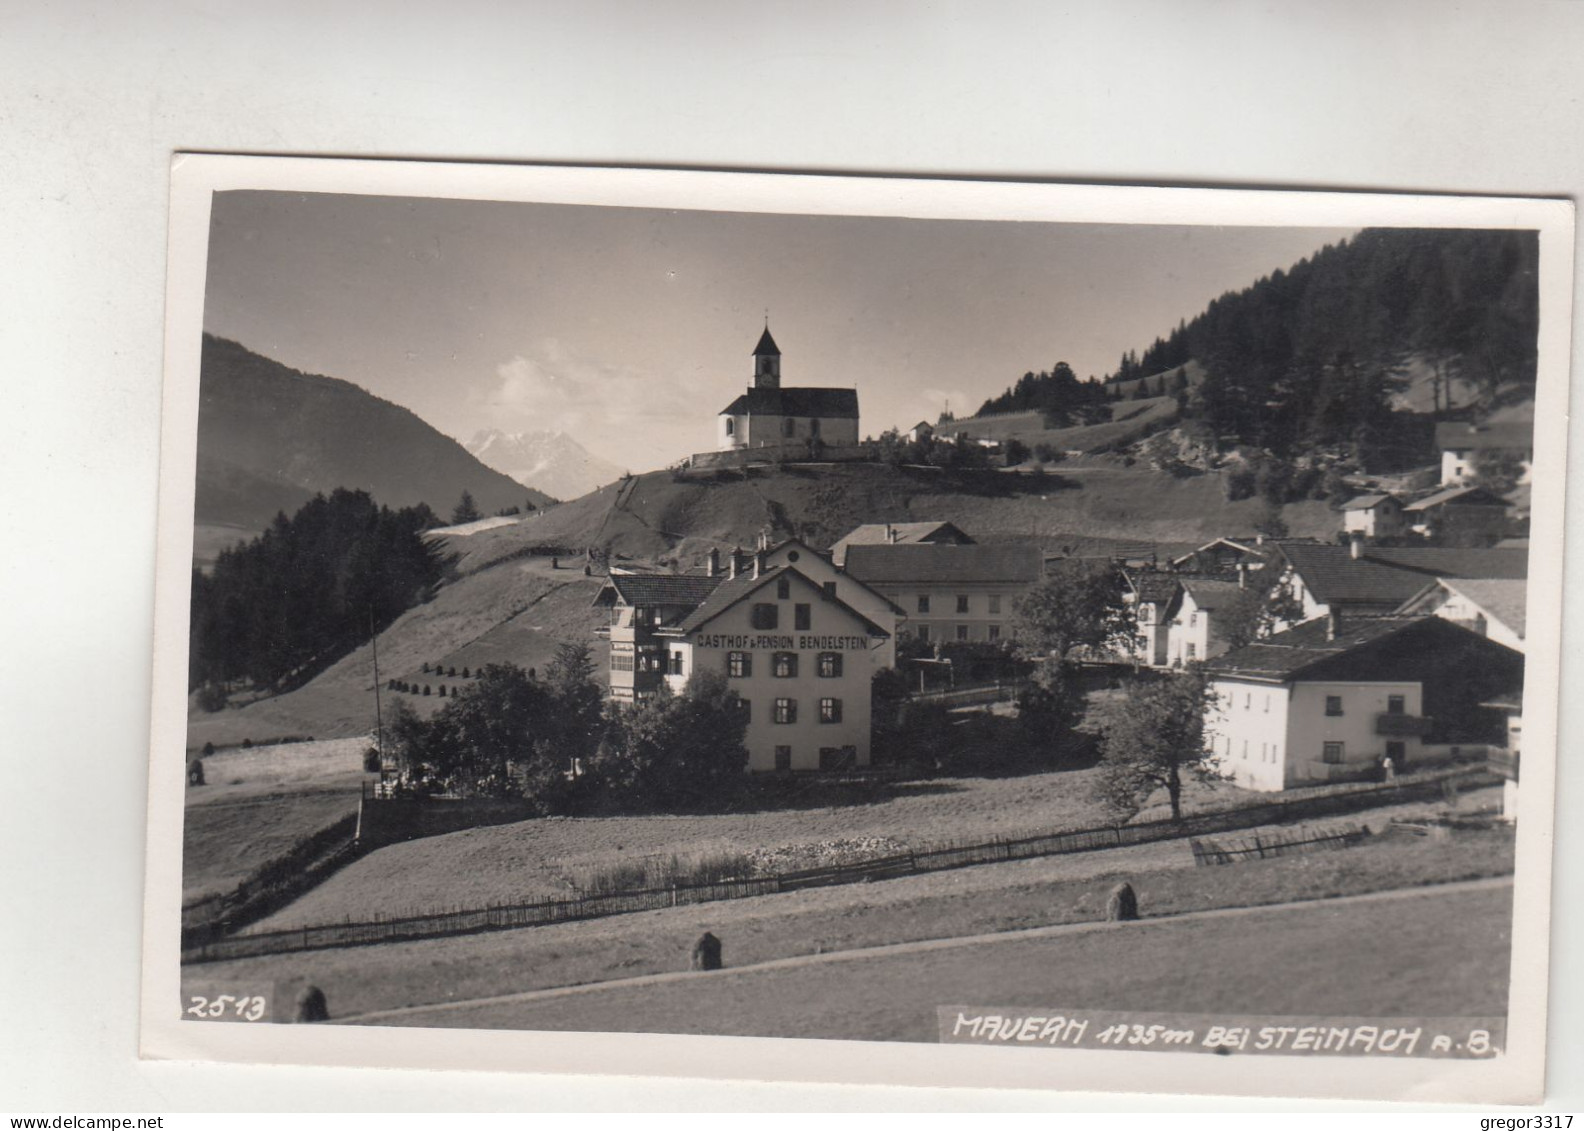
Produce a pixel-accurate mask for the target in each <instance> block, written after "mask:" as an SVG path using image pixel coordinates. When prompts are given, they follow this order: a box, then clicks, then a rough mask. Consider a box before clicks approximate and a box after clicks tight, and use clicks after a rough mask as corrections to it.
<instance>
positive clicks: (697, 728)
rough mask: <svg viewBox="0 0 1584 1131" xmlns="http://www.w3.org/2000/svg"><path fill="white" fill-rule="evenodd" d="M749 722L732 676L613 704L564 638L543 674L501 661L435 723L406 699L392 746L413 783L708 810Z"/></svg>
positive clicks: (730, 780) (738, 756) (609, 805)
mask: <svg viewBox="0 0 1584 1131" xmlns="http://www.w3.org/2000/svg"><path fill="white" fill-rule="evenodd" d="M746 729H747V721H746V717H745V715H744V714H743V711H742V709H741V706H740V701H739V700H738V698H737V694H736V692H734V691H731V690H729V689H728V687H727V685H726V680H725V679H724V677H721V676H719V675H715V674H713V673H705V674H700V675H697V676H695V677H694V678H693V679H692V680H690V681H689V683H688V686H687V689H686V690H685V691H684V692H683V693H682V694H681V695H672V694H669V693H664V692H663V693H662V694H660V695H658V696H656V697H654V698H652V699H646V700H644V701H642V702H640V703H637V704H634V705H625V706H624V705H620V704H615V703H607V702H606V701H605V699H604V695H603V692H602V690H601V688H600V686H599V684H598V683H597V682H596V680H595V667H594V662H593V659H592V657H591V655H590V653H589V649H588V648H587V647H585V646H582V645H572V644H564V645H562V646H561V647H560V648H559V649H558V650H557V653H556V657H555V659H554V660H553V661H552V662H551V663H550V664H549V665H548V666H547V668H546V669H545V674H544V678H543V679H535V678H532V677H530V676H529V674H528V673H527V672H525V671H523V670H522V669H521V668H519V667H516V666H514V665H510V664H492V665H487V666H485V667H483V668H481V669H480V670H479V672H478V679H477V680H476V681H475V682H474V683H473V684H472V685H470V686H469V687H467V688H466V689H464V690H463V691H462V692H461V694H460V695H459V696H455V697H453V698H452V699H451V700H450V701H449V702H447V704H446V705H445V707H443V708H442V709H441V710H440V711H438V712H437V713H435V714H434V715H433V716H432V717H431V718H429V719H423V718H421V717H419V716H418V715H417V713H415V712H414V711H413V710H412V709H411V708H409V707H407V706H406V705H405V704H399V705H398V706H397V708H396V710H395V712H394V714H393V716H392V720H391V722H390V724H389V726H388V729H387V738H388V742H387V752H388V754H389V755H390V756H391V757H393V758H394V759H395V761H396V764H397V766H398V767H399V768H400V770H401V771H402V773H403V774H404V775H405V776H406V777H407V778H409V779H411V780H436V781H443V782H446V783H448V784H450V785H452V786H453V787H455V788H458V789H461V790H463V791H466V792H473V793H482V794H486V795H496V796H513V797H521V798H522V799H524V800H525V801H526V802H528V803H529V805H530V806H531V807H532V808H533V809H534V810H535V811H536V812H539V813H541V814H562V813H573V812H587V811H598V810H624V809H648V808H699V807H706V808H707V807H710V806H713V805H716V804H719V803H720V801H721V800H722V799H724V798H725V797H727V796H729V795H730V793H731V791H732V790H733V789H734V788H735V787H736V785H738V784H739V783H740V782H741V779H742V773H743V770H744V768H745V767H746V766H747V764H748V751H747V748H746V747H745V746H744V745H743V736H744V733H745V732H746Z"/></svg>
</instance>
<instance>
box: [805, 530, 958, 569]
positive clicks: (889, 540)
mask: <svg viewBox="0 0 1584 1131" xmlns="http://www.w3.org/2000/svg"><path fill="white" fill-rule="evenodd" d="M924 544H928V545H932V546H971V545H973V539H972V538H970V537H969V536H968V535H966V534H964V533H963V532H962V531H961V530H959V529H958V528H957V527H956V526H954V525H953V524H951V523H949V522H866V523H864V524H863V525H862V526H856V527H854V528H853V529H852V530H849V531H848V532H847V533H846V534H844V535H842V537H841V538H840V539H838V540H837V542H836V544H835V545H833V546H832V547H831V550H830V552H831V561H832V562H833V563H834V564H835V566H836V568H837V569H841V568H842V567H843V566H845V565H846V564H847V547H849V546H918V545H924Z"/></svg>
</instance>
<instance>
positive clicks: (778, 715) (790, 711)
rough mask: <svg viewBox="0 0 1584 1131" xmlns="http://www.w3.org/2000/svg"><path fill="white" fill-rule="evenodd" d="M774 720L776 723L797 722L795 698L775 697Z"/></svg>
mask: <svg viewBox="0 0 1584 1131" xmlns="http://www.w3.org/2000/svg"><path fill="white" fill-rule="evenodd" d="M775 721H776V722H778V723H795V722H797V700H796V699H777V700H776V701H775Z"/></svg>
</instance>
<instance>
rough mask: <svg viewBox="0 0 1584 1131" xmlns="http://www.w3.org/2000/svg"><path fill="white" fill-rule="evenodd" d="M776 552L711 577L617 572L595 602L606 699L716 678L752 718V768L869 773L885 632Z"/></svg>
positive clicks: (755, 556)
mask: <svg viewBox="0 0 1584 1131" xmlns="http://www.w3.org/2000/svg"><path fill="white" fill-rule="evenodd" d="M782 549H783V550H785V547H784V546H783V547H782ZM769 552H770V551H768V550H760V551H758V552H756V553H754V554H752V555H747V556H746V561H745V560H743V557H742V556H738V555H734V556H733V562H732V568H731V571H730V572H729V573H717V574H715V575H714V576H708V575H703V576H700V575H691V576H680V575H673V576H661V575H621V576H618V575H614V574H613V575H612V578H611V580H610V582H609V583H608V584H607V585H606V586H604V587H603V588H602V589H601V591H600V593H599V595H598V596H597V597H596V598H595V604H596V605H597V606H602V607H606V608H609V609H610V610H611V612H612V618H611V623H610V625H609V627H608V628H607V629H606V632H607V634H608V635H609V637H610V642H611V671H610V694H611V697H612V698H613V699H616V700H618V701H626V700H627V699H628V698H629V694H628V693H627V689H628V688H629V687H630V688H631V689H632V692H631V694H632V695H633V696H636V697H637V698H642V697H644V696H645V695H652V694H655V693H656V692H657V691H658V690H659V687H660V685H661V684H664V685H665V686H666V687H668V688H670V689H671V690H672V691H675V692H680V691H682V690H683V689H684V688H685V687H686V686H687V681H688V679H689V678H691V676H692V675H693V673H694V672H695V671H717V672H720V673H721V674H722V675H724V676H725V677H726V679H727V682H728V685H729V686H730V687H731V688H732V690H734V691H736V692H737V694H738V696H739V698H740V699H741V702H742V705H743V710H744V711H745V712H746V713H747V717H748V729H747V737H746V745H747V747H748V769H749V770H750V771H756V772H757V771H776V770H783V771H784V770H841V769H850V768H855V767H859V766H866V765H868V764H869V725H870V683H871V681H872V680H873V678H874V673H875V672H876V671H878V670H879V669H880V667H882V666H883V663H884V649H885V647H886V645H887V644H888V643H889V641H890V633H888V632H887V631H886V630H885V629H884V628H882V627H881V626H880V625H879V624H877V623H875V622H874V621H872V620H870V619H869V618H868V617H866V616H864V615H863V614H862V613H860V612H858V611H857V610H856V609H854V608H853V607H852V606H850V605H848V604H847V603H846V602H844V601H842V600H840V599H839V598H838V597H836V596H835V595H834V593H833V592H832V591H831V590H829V589H827V588H826V587H825V586H822V585H820V584H818V583H816V582H815V581H814V580H812V579H811V578H810V577H808V576H806V575H805V574H804V573H802V572H801V571H800V570H799V569H797V568H796V567H795V566H791V565H782V566H770V565H767V564H766V559H767V557H768V555H769ZM794 552H795V551H794ZM800 556H801V555H800ZM640 576H641V577H642V579H643V580H642V581H638V578H639V577H640ZM657 581H658V582H659V583H660V584H658V585H650V584H645V582H651V583H652V582H657ZM635 582H636V583H635ZM689 602H691V604H690V605H689V604H688V603H689ZM633 659H636V660H637V661H638V668H639V674H641V676H642V678H641V679H640V680H636V681H635V680H633V679H632V678H631V675H630V673H629V671H628V668H629V666H630V665H631V664H632V661H633Z"/></svg>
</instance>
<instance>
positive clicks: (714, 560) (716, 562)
mask: <svg viewBox="0 0 1584 1131" xmlns="http://www.w3.org/2000/svg"><path fill="white" fill-rule="evenodd" d="M709 575H710V576H711V577H719V576H720V551H719V550H717V549H716V548H715V547H713V546H711V547H710V552H709Z"/></svg>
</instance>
